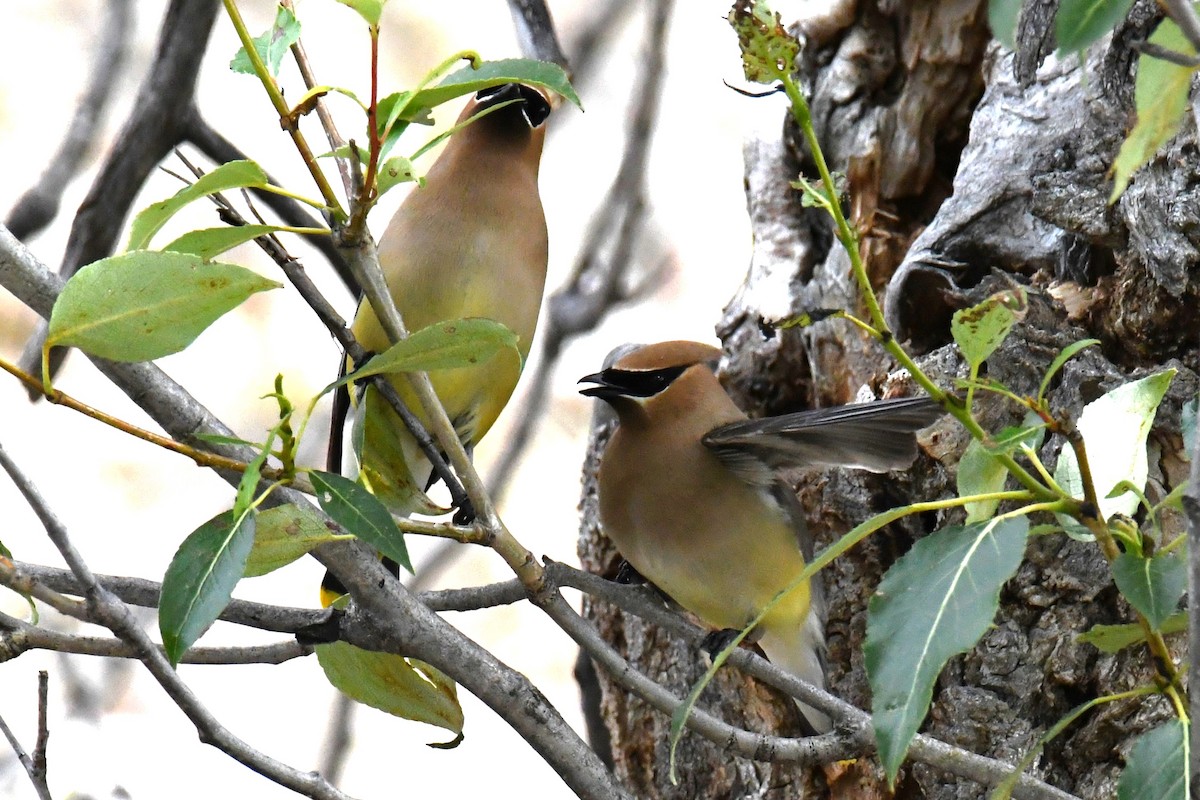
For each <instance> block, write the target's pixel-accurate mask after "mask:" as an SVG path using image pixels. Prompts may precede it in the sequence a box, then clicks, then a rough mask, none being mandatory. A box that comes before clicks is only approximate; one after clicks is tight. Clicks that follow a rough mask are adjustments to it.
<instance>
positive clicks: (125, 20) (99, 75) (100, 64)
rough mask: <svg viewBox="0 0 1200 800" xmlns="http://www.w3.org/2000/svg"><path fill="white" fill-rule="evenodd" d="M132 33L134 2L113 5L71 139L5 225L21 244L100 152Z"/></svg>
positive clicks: (116, 0)
mask: <svg viewBox="0 0 1200 800" xmlns="http://www.w3.org/2000/svg"><path fill="white" fill-rule="evenodd" d="M132 30H133V4H132V3H131V2H130V0H108V2H107V3H105V6H104V21H103V23H102V24H101V26H100V35H99V41H98V42H97V44H96V52H95V54H94V57H93V61H92V66H91V70H90V72H89V75H90V78H89V80H88V85H87V88H85V89H84V91H83V94H82V96H80V98H79V104H78V105H77V106H76V107H75V114H74V116H73V117H72V119H71V121H70V122H68V123H67V126H66V131H67V133H66V136H64V137H63V140H62V142H61V143H60V144H59V146H58V150H56V151H55V153H54V155H53V156H51V157H50V162H49V164H48V165H47V167H46V171H45V172H43V173H42V175H41V177H39V178H38V180H37V183H35V184H34V185H33V186H31V187H30V188H29V189H28V190H27V191H26V192H25V194H23V195H21V197H20V198H19V199H18V200H17V202H16V204H15V205H13V207H12V210H11V211H9V212H8V219H7V220H6V221H5V223H4V224H5V226H6V227H7V228H8V229H9V230H10V231H12V232H13V235H14V236H16V237H17V238H18V239H21V240H22V241H24V240H26V239H28V238H29V237H30V236H33V235H34V234H36V233H38V232H40V231H41V230H42V229H44V228H45V227H46V226H47V225H49V224H50V223H51V222H52V221H53V220H54V218H55V217H56V216H58V210H59V206H60V205H61V203H62V195H63V192H64V191H65V190H66V188H67V184H68V183H70V182H71V179H72V178H74V177H75V176H76V174H77V173H78V172H79V168H80V165H81V164H82V163H83V159H84V156H86V155H87V153H88V151H89V150H90V149H91V148H92V147H94V146H95V141H96V138H97V137H98V136H99V134H100V132H101V130H102V129H103V122H104V116H105V113H106V112H107V110H108V101H109V99H110V98H111V97H112V89H113V87H115V86H117V85H118V81H115V80H113V76H114V75H117V74H118V73H119V72H120V71H121V69H122V68H123V67H124V65H125V58H126V56H127V55H128V54H129V36H130V33H131V32H132Z"/></svg>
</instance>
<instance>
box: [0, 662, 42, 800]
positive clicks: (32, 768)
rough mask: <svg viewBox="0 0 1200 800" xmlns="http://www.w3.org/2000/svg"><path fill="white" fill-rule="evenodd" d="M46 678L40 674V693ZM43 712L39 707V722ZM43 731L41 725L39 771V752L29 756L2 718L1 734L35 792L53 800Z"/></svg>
mask: <svg viewBox="0 0 1200 800" xmlns="http://www.w3.org/2000/svg"><path fill="white" fill-rule="evenodd" d="M45 677H46V673H45V672H41V673H39V674H38V686H39V692H40V690H41V685H42V681H43V680H44V679H45ZM11 694H12V693H11V692H9V695H10V696H11ZM42 711H43V708H42V706H40V705H39V708H38V713H39V720H42V717H41V714H42ZM43 730H44V728H43V727H42V726H41V725H39V727H38V744H39V745H42V746H43V749H42V751H41V755H42V768H41V769H39V768H38V763H37V761H38V758H37V755H38V751H37V750H35V751H34V756H33V758H30V756H29V754H28V753H26V752H25V748H24V747H22V746H21V742H20V740H19V739H17V737H16V734H14V733H13V732H12V729H11V728H9V727H8V723H7V722H5V721H4V717H3V716H0V733H3V734H4V738H5V739H7V740H8V746H9V747H11V748H12V751H13V753H14V754H15V755H16V757H17V761H19V762H20V763H21V766H22V767H24V768H25V774H26V775H28V776H29V780H30V782H31V783H32V784H33V788H34V791H36V792H37V796H38V800H51V797H50V787H49V786H48V785H47V784H46V771H45V755H46V753H45V749H44V744H45V743H44V742H43V740H42V731H43Z"/></svg>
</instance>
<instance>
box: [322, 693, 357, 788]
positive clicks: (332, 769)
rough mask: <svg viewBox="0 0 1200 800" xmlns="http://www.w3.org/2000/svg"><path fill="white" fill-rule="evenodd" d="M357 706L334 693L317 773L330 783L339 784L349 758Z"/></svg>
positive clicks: (342, 695)
mask: <svg viewBox="0 0 1200 800" xmlns="http://www.w3.org/2000/svg"><path fill="white" fill-rule="evenodd" d="M357 709H358V704H357V703H355V702H354V701H353V700H351V699H350V698H349V697H347V696H346V695H344V694H342V693H341V692H335V693H334V698H333V713H332V714H331V715H330V716H329V727H328V728H326V730H325V743H324V744H323V745H322V746H321V766H320V767H319V768H318V772H320V773H321V774H322V775H324V776H325V780H327V781H329V782H330V783H334V784H336V783H339V782H340V781H341V778H342V772H343V771H345V769H346V760H347V758H348V757H349V756H350V745H352V744H353V743H354V735H353V733H352V731H353V728H354V712H355V711H356V710H357Z"/></svg>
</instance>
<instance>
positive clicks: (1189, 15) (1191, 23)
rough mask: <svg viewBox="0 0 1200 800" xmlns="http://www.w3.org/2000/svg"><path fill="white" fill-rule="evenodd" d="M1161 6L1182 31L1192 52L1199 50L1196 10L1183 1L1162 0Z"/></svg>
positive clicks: (1199, 18) (1199, 31)
mask: <svg viewBox="0 0 1200 800" xmlns="http://www.w3.org/2000/svg"><path fill="white" fill-rule="evenodd" d="M1162 5H1163V7H1164V8H1166V10H1167V13H1168V14H1169V15H1170V16H1171V19H1173V20H1175V24H1176V25H1178V26H1179V29H1180V30H1182V31H1183V35H1184V36H1185V37H1187V40H1188V44H1190V45H1191V46H1192V48H1193V49H1194V50H1200V16H1197V14H1196V9H1195V8H1193V7H1192V4H1191V3H1185V2H1183V0H1162ZM1186 66H1192V65H1186Z"/></svg>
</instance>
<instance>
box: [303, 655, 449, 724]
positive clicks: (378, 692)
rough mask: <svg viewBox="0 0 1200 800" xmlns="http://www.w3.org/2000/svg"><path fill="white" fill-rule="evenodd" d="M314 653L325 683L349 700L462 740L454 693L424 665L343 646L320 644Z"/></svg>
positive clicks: (446, 681) (439, 674)
mask: <svg viewBox="0 0 1200 800" xmlns="http://www.w3.org/2000/svg"><path fill="white" fill-rule="evenodd" d="M316 651H317V661H318V663H320V665H321V669H323V670H324V671H325V677H326V678H328V679H329V682H330V683H331V684H333V685H334V686H335V687H336V688H337V689H338V690H339V691H341V692H342V693H343V694H345V695H347V696H348V697H350V698H352V699H354V700H357V701H358V702H360V703H363V704H365V705H368V706H371V707H372V708H377V709H379V710H380V711H385V712H387V713H388V714H392V715H393V716H397V717H401V718H402V719H411V720H416V721H417V722H426V723H429V724H430V725H436V726H438V727H439V728H445V729H446V730H448V731H450V732H451V733H453V734H455V735H456V736H457V735H461V734H462V728H463V712H462V706H461V705H459V702H458V688H457V687H456V686H455V685H454V681H452V680H450V679H449V678H448V677H446V676H445V675H444V674H442V673H441V672H439V671H438V670H436V669H434V668H433V667H431V666H429V665H428V664H425V663H423V662H421V661H417V660H415V659H414V660H412V661H408V660H406V659H404V658H401V657H400V656H398V655H394V654H392V653H378V652H372V651H368V650H362V649H360V648H357V647H354V646H353V645H349V644H346V643H345V642H334V643H332V644H319V645H317V647H316Z"/></svg>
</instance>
